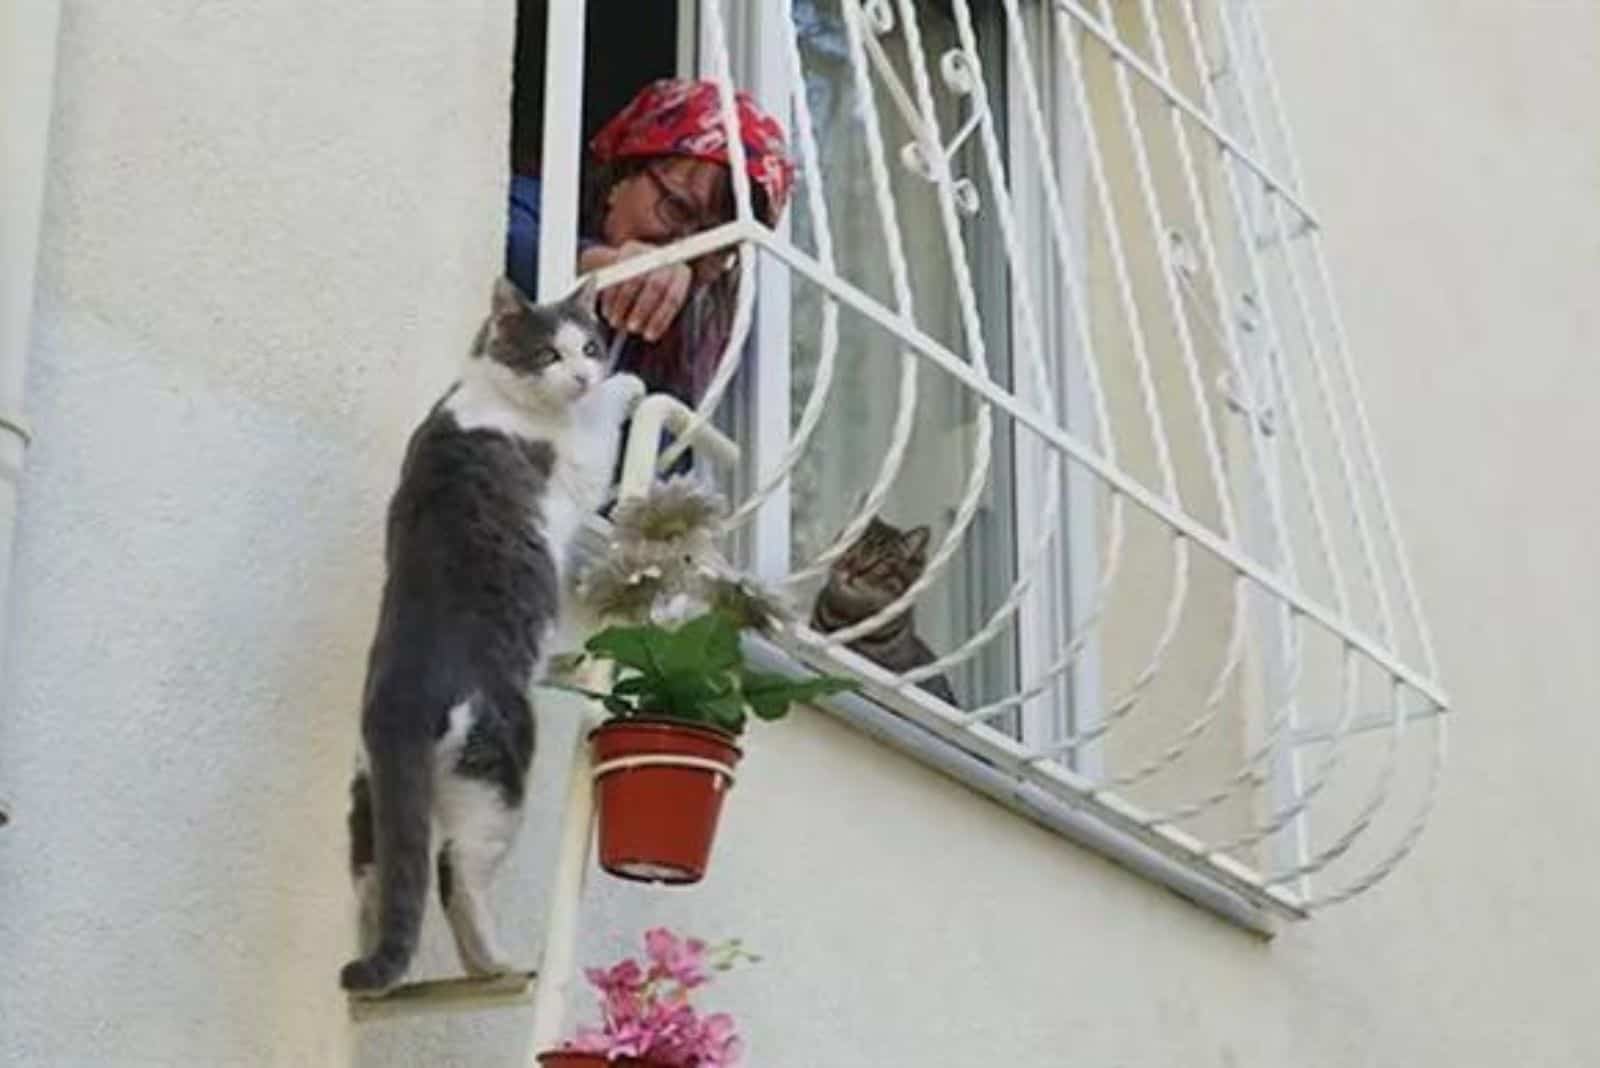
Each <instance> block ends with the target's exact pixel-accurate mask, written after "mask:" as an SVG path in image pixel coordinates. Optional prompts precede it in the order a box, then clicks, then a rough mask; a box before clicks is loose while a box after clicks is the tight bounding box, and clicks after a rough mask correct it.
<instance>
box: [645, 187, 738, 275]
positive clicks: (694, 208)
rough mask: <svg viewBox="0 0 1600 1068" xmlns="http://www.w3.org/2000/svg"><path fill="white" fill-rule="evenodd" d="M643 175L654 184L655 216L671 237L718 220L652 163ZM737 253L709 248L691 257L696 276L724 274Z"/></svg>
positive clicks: (705, 226) (703, 227)
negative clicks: (693, 257) (709, 249)
mask: <svg viewBox="0 0 1600 1068" xmlns="http://www.w3.org/2000/svg"><path fill="white" fill-rule="evenodd" d="M643 173H644V175H645V176H646V177H647V178H649V179H650V184H651V185H653V186H655V188H656V204H655V212H656V218H657V219H658V220H659V221H660V223H661V225H662V226H665V227H666V228H667V230H668V231H669V232H670V233H671V234H672V236H673V237H674V238H682V237H688V236H689V235H690V234H697V233H699V232H700V231H701V230H706V229H710V227H711V226H712V225H713V224H714V223H716V222H718V221H720V220H717V219H713V218H711V213H710V212H708V211H706V210H705V209H704V208H702V207H701V206H700V205H699V204H698V203H697V202H696V201H695V200H694V199H693V198H691V197H689V196H688V195H687V194H685V193H681V192H679V191H678V190H676V189H674V188H672V186H671V185H669V184H668V183H667V180H666V179H665V178H663V177H661V175H659V174H657V173H656V169H655V168H654V167H645V168H644V169H643ZM737 259H738V257H737V256H736V255H735V254H734V253H732V252H727V251H723V252H708V253H706V254H705V255H704V256H701V257H698V258H697V259H694V260H691V261H690V264H689V265H690V267H692V268H693V269H694V273H695V277H696V278H697V279H699V280H700V281H701V282H710V281H712V280H714V279H716V278H717V277H719V276H720V275H722V274H725V273H726V272H727V271H728V270H729V269H730V268H731V267H732V266H733V264H734V262H735V261H736V260H737Z"/></svg>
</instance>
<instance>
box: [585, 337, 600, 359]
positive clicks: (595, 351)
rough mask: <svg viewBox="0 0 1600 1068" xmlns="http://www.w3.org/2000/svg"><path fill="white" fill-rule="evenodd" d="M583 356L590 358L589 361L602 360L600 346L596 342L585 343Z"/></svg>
mask: <svg viewBox="0 0 1600 1068" xmlns="http://www.w3.org/2000/svg"><path fill="white" fill-rule="evenodd" d="M583 354H584V355H585V356H587V357H589V359H591V360H596V359H599V358H600V346H599V344H598V343H596V342H593V341H586V342H584V344H583Z"/></svg>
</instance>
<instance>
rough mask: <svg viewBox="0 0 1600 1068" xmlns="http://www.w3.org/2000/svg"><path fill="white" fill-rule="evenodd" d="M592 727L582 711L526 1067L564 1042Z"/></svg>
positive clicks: (585, 854) (588, 822) (585, 850)
mask: <svg viewBox="0 0 1600 1068" xmlns="http://www.w3.org/2000/svg"><path fill="white" fill-rule="evenodd" d="M554 700H561V701H566V700H568V699H567V698H565V697H558V698H554ZM571 704H572V705H573V706H574V707H576V708H579V709H582V708H584V707H585V705H587V704H588V702H583V701H579V700H576V699H572V700H571ZM590 725H591V723H590V715H589V714H584V713H581V712H580V715H579V718H578V730H577V735H576V737H575V738H574V739H573V743H572V756H571V758H570V761H569V765H568V771H567V793H566V801H565V803H564V804H563V806H562V809H561V837H560V845H559V846H558V850H557V853H556V864H555V872H554V875H553V876H552V878H551V882H550V905H549V908H548V910H547V911H546V913H545V926H544V951H543V953H542V954H541V956H540V960H539V972H538V974H539V982H538V986H537V988H536V989H535V991H534V998H533V1030H532V1032H531V1036H530V1038H529V1052H528V1056H527V1058H526V1059H525V1060H524V1062H523V1063H525V1064H529V1065H532V1064H534V1063H535V1058H537V1057H538V1055H539V1054H540V1053H541V1052H543V1051H545V1050H548V1049H553V1048H555V1044H556V1043H557V1042H558V1041H559V1040H560V1037H561V1031H562V1028H563V1026H564V1025H565V1022H566V1016H567V1002H568V1000H569V997H570V994H571V991H572V985H573V980H574V978H575V977H576V968H577V948H578V924H579V920H580V912H581V910H582V906H583V884H584V879H585V876H586V875H587V874H588V870H589V849H590V842H591V839H592V837H593V834H594V782H593V780H592V777H591V771H590V757H589V730H588V728H589V726H590Z"/></svg>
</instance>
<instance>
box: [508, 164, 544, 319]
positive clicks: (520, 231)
mask: <svg viewBox="0 0 1600 1068" xmlns="http://www.w3.org/2000/svg"><path fill="white" fill-rule="evenodd" d="M539 199H540V188H539V179H537V178H533V177H529V176H528V175H523V174H518V175H515V176H513V177H512V179H511V195H510V199H509V204H508V205H507V218H506V277H508V278H510V279H511V280H512V281H513V282H515V283H516V284H517V286H518V288H520V289H521V290H522V291H523V292H524V293H526V294H528V296H530V297H534V296H537V295H538V292H539Z"/></svg>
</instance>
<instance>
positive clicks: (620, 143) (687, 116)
mask: <svg viewBox="0 0 1600 1068" xmlns="http://www.w3.org/2000/svg"><path fill="white" fill-rule="evenodd" d="M734 99H735V102H736V103H737V105H738V111H739V132H740V135H741V136H742V138H743V140H744V155H745V170H747V171H748V172H749V174H750V181H751V182H753V183H754V184H755V185H756V186H758V187H760V189H761V191H762V192H763V193H765V194H766V199H767V204H766V207H767V210H766V212H765V215H764V217H763V220H762V221H763V222H765V223H766V224H767V225H768V226H775V225H776V224H777V221H778V216H779V215H781V214H782V213H783V206H784V204H785V202H787V200H788V199H789V189H790V187H791V186H793V185H794V164H793V163H792V162H791V161H790V159H789V153H788V151H787V149H786V147H785V146H784V141H783V126H782V125H781V124H779V122H778V120H777V119H775V118H773V117H772V116H771V115H768V114H767V113H766V112H764V111H762V110H761V109H760V108H758V107H756V104H755V101H754V100H752V99H751V97H750V94H749V93H747V92H745V91H744V90H742V89H741V90H739V91H738V92H737V93H735V94H734ZM589 150H590V152H592V153H593V154H594V158H595V159H596V160H597V161H599V162H601V163H609V162H611V161H612V160H619V159H641V158H648V157H655V156H689V157H691V158H694V159H703V160H709V161H711V162H713V163H720V164H722V165H723V166H725V167H726V166H728V165H729V158H728V135H727V130H726V128H725V126H724V123H723V121H722V98H721V96H720V95H719V94H718V92H717V83H716V82H713V81H709V80H707V81H689V80H687V79H682V78H663V79H661V80H660V81H656V82H651V83H650V84H649V85H647V86H645V87H644V88H643V89H641V90H639V93H638V95H637V96H635V97H634V98H633V100H632V101H631V102H629V104H628V106H627V107H625V108H623V109H622V110H621V111H619V112H617V114H616V115H615V116H614V117H612V119H611V121H609V122H607V123H606V124H605V125H604V126H602V127H601V128H600V132H599V133H597V134H595V135H594V139H593V140H591V141H590V142H589Z"/></svg>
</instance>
